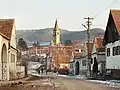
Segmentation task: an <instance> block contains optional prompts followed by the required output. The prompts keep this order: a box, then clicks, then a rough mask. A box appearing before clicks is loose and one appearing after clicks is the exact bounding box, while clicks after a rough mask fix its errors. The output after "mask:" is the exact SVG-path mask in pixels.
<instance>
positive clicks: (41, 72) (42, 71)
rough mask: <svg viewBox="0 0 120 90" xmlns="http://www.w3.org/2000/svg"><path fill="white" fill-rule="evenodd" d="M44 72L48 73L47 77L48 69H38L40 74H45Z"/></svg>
mask: <svg viewBox="0 0 120 90" xmlns="http://www.w3.org/2000/svg"><path fill="white" fill-rule="evenodd" d="M44 71H45V72H46V75H47V70H46V69H44V68H39V69H37V72H38V74H43V73H44Z"/></svg>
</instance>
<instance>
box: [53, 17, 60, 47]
mask: <svg viewBox="0 0 120 90" xmlns="http://www.w3.org/2000/svg"><path fill="white" fill-rule="evenodd" d="M53 38H54V40H53V42H54V44H55V45H60V30H59V27H58V23H57V19H56V22H55V27H54V30H53Z"/></svg>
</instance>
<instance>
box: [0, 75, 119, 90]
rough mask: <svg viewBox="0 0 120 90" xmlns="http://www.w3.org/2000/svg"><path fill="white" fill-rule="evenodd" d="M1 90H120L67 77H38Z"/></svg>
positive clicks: (12, 84)
mask: <svg viewBox="0 0 120 90" xmlns="http://www.w3.org/2000/svg"><path fill="white" fill-rule="evenodd" d="M0 90H120V89H117V88H109V87H106V86H104V85H100V84H95V83H92V82H87V81H83V80H75V79H68V78H65V77H58V76H57V77H56V76H52V77H44V76H43V77H37V76H32V77H30V78H29V79H27V80H22V81H21V82H20V81H15V82H14V83H8V84H3V85H0Z"/></svg>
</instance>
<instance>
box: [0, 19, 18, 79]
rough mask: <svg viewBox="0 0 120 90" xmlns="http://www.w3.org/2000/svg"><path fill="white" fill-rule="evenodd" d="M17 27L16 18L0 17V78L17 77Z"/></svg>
mask: <svg viewBox="0 0 120 90" xmlns="http://www.w3.org/2000/svg"><path fill="white" fill-rule="evenodd" d="M15 36H16V28H15V21H14V19H0V80H10V79H12V78H14V77H16V60H17V49H16V40H15Z"/></svg>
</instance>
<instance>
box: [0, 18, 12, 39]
mask: <svg viewBox="0 0 120 90" xmlns="http://www.w3.org/2000/svg"><path fill="white" fill-rule="evenodd" d="M13 24H14V19H0V34H1V35H2V36H4V37H5V38H7V39H8V40H10V39H11V35H12V29H13Z"/></svg>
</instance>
